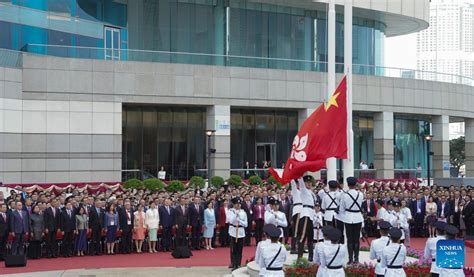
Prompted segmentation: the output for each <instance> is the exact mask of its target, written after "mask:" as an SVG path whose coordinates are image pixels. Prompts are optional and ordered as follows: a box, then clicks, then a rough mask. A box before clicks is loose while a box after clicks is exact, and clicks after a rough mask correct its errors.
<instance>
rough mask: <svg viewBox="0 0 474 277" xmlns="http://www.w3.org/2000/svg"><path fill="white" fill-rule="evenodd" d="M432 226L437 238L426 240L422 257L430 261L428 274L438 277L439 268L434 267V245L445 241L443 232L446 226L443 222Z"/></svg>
mask: <svg viewBox="0 0 474 277" xmlns="http://www.w3.org/2000/svg"><path fill="white" fill-rule="evenodd" d="M434 226H435V228H436V233H437V236H436V237H431V238H428V240H427V241H426V245H425V253H424V255H423V256H424V257H425V259H431V261H432V262H431V270H430V272H431V273H432V274H431V275H432V276H438V274H439V273H440V268H439V267H438V266H437V265H436V243H437V242H438V240H444V239H446V237H445V231H444V230H445V228H446V226H447V224H446V222H443V221H437V222H435V224H434Z"/></svg>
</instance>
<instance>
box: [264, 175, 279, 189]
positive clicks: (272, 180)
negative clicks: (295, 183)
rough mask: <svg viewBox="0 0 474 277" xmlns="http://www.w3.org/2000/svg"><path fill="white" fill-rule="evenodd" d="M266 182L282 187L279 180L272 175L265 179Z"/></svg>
mask: <svg viewBox="0 0 474 277" xmlns="http://www.w3.org/2000/svg"><path fill="white" fill-rule="evenodd" d="M267 184H269V185H277V188H281V187H282V184H281V183H280V182H278V180H277V179H276V178H275V177H273V176H270V177H269V178H268V179H267Z"/></svg>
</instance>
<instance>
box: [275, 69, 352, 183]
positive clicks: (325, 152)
mask: <svg viewBox="0 0 474 277" xmlns="http://www.w3.org/2000/svg"><path fill="white" fill-rule="evenodd" d="M346 102H347V98H346V77H344V78H343V79H342V81H341V83H340V84H339V86H338V87H337V89H336V91H335V92H334V94H333V95H332V97H331V99H330V100H329V102H328V103H327V104H326V105H324V103H323V104H321V105H320V106H319V107H318V108H317V109H316V110H315V111H314V112H313V113H312V114H311V116H310V117H308V118H307V119H306V120H305V122H304V123H303V125H302V126H301V128H300V130H299V131H298V134H297V135H296V136H295V138H294V140H293V146H292V150H291V154H290V157H289V158H288V161H287V162H286V164H285V169H284V170H283V174H282V176H280V175H279V174H278V173H277V172H276V170H275V169H273V168H270V173H271V174H272V175H273V177H275V178H276V179H277V180H278V181H279V182H280V183H282V184H287V183H288V182H290V181H291V180H292V179H297V178H300V177H301V176H303V175H304V174H305V172H307V171H312V172H315V171H319V170H321V169H323V168H325V167H326V159H328V158H338V159H347V103H346Z"/></svg>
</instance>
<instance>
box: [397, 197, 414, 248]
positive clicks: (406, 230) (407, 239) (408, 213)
mask: <svg viewBox="0 0 474 277" xmlns="http://www.w3.org/2000/svg"><path fill="white" fill-rule="evenodd" d="M401 204H402V208H401V209H400V212H401V213H402V214H403V215H404V216H405V218H406V219H407V225H406V227H404V228H403V233H404V235H405V241H404V242H403V244H405V246H406V247H407V248H409V247H410V222H411V221H412V220H413V217H412V215H411V210H410V209H409V208H408V207H407V201H406V200H402V203H401Z"/></svg>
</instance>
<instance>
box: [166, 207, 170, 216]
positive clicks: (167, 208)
mask: <svg viewBox="0 0 474 277" xmlns="http://www.w3.org/2000/svg"><path fill="white" fill-rule="evenodd" d="M166 210H167V211H168V214H170V207H168V206H167V207H166Z"/></svg>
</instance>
